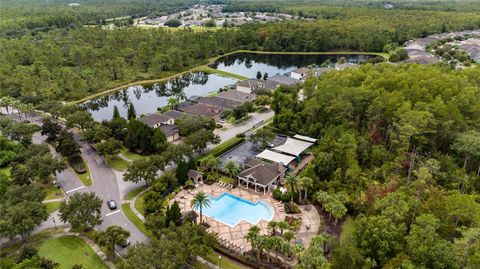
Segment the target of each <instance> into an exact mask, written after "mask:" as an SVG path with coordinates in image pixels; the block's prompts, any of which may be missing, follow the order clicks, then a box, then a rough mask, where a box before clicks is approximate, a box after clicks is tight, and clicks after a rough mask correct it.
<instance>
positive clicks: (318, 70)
mask: <svg viewBox="0 0 480 269" xmlns="http://www.w3.org/2000/svg"><path fill="white" fill-rule="evenodd" d="M332 70H333V68H331V67H319V68H315V69H313V73H314V74H315V76H317V77H318V76H320V75H321V74H325V73H328V72H329V71H332Z"/></svg>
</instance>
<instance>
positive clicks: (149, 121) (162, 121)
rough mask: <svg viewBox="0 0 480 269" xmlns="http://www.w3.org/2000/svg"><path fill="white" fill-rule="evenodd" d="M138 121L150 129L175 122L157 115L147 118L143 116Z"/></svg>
mask: <svg viewBox="0 0 480 269" xmlns="http://www.w3.org/2000/svg"><path fill="white" fill-rule="evenodd" d="M138 120H139V121H140V122H143V123H145V124H146V125H148V126H150V127H151V128H158V127H160V126H161V125H172V124H175V120H174V119H173V118H170V117H167V116H164V115H159V114H150V115H147V116H143V117H141V118H139V119H138Z"/></svg>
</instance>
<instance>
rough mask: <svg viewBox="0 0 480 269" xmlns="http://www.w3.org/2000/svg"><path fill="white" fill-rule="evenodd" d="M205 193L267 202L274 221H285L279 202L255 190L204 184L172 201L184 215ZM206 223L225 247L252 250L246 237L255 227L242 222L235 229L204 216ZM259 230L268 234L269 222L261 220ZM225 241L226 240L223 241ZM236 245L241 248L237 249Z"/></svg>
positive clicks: (240, 250)
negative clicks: (271, 209)
mask: <svg viewBox="0 0 480 269" xmlns="http://www.w3.org/2000/svg"><path fill="white" fill-rule="evenodd" d="M198 192H204V193H205V194H210V195H212V196H214V197H218V196H220V195H221V194H222V193H225V192H228V193H230V194H233V195H235V196H238V197H240V198H243V199H245V200H248V201H250V202H253V203H256V202H257V201H259V200H263V201H265V202H266V203H267V204H269V205H271V206H272V207H273V209H274V211H275V213H274V216H273V219H272V221H283V220H285V216H286V215H285V212H283V211H282V210H281V208H283V206H279V205H278V204H279V202H278V201H276V200H275V199H273V198H272V197H271V196H270V195H263V194H261V193H256V192H254V191H253V190H247V189H243V188H234V189H231V190H228V189H227V188H224V187H220V186H218V185H216V184H213V185H206V184H202V185H200V186H199V187H197V188H195V189H194V190H191V191H188V190H181V191H180V192H179V193H178V194H177V195H176V196H175V198H174V199H172V200H171V201H170V203H173V202H174V201H177V203H178V205H179V206H180V210H181V212H182V213H185V212H188V211H190V210H192V200H193V197H194V196H195V194H196V193H198ZM203 220H204V222H206V223H208V224H209V225H210V228H208V230H207V231H208V232H211V233H214V234H217V235H218V238H219V239H220V242H221V243H222V241H224V242H223V243H224V245H227V246H229V245H230V242H231V243H233V244H234V246H233V247H232V248H233V249H234V250H237V251H239V252H243V251H248V250H250V249H251V246H250V244H249V243H248V242H247V240H245V236H246V235H247V233H248V229H250V227H252V226H253V225H252V224H250V223H248V222H246V221H244V220H242V221H240V223H239V224H237V225H236V226H234V227H230V226H228V225H226V224H224V223H221V222H219V221H216V220H215V219H212V218H210V217H207V216H205V215H203ZM257 226H258V228H260V233H261V234H267V233H268V231H267V226H268V221H266V220H260V221H259V222H258V223H257ZM221 239H224V240H221ZM235 245H237V246H239V247H235Z"/></svg>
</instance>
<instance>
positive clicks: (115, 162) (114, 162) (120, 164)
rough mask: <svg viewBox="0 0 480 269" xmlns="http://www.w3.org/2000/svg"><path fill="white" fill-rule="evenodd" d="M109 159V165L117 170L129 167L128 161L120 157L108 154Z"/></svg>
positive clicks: (107, 158)
mask: <svg viewBox="0 0 480 269" xmlns="http://www.w3.org/2000/svg"><path fill="white" fill-rule="evenodd" d="M105 159H106V160H107V164H108V166H110V167H111V168H113V169H115V170H117V171H124V170H125V169H127V167H128V164H129V163H128V162H127V161H125V160H124V159H122V158H120V157H113V156H108V157H106V158H105Z"/></svg>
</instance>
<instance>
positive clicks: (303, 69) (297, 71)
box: [292, 67, 309, 75]
mask: <svg viewBox="0 0 480 269" xmlns="http://www.w3.org/2000/svg"><path fill="white" fill-rule="evenodd" d="M308 71H309V69H308V68H306V67H300V68H298V69H296V70H293V71H292V72H294V73H297V74H302V75H304V74H307V73H308Z"/></svg>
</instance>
